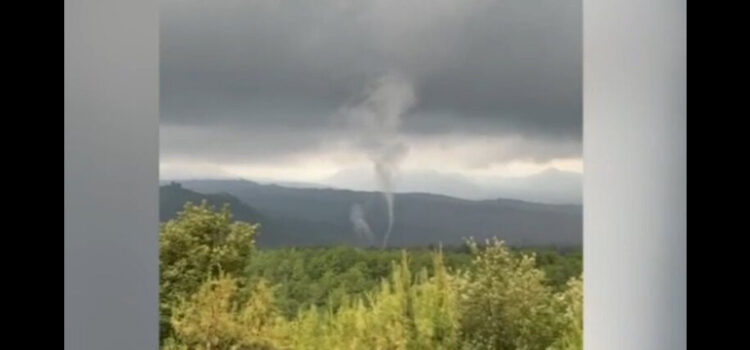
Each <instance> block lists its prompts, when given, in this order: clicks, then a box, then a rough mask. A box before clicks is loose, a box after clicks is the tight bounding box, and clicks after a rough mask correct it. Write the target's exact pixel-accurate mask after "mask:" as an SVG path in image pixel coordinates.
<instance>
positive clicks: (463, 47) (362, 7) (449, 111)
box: [161, 0, 582, 158]
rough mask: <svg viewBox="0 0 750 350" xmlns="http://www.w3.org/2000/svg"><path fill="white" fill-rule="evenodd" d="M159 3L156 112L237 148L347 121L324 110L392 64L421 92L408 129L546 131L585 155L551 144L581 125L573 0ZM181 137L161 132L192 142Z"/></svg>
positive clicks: (574, 136) (281, 141)
mask: <svg viewBox="0 0 750 350" xmlns="http://www.w3.org/2000/svg"><path fill="white" fill-rule="evenodd" d="M161 4H162V9H161V20H162V21H161V23H162V28H161V32H162V34H161V45H162V50H161V54H162V65H161V78H162V80H161V86H162V92H161V93H162V95H161V99H162V100H161V101H162V123H163V124H164V125H166V126H169V125H172V126H198V127H203V128H205V130H208V129H210V128H214V130H222V132H226V133H234V135H227V139H237V140H238V141H237V142H238V144H237V148H236V149H235V151H236V152H240V153H241V152H247V153H251V152H252V149H253V148H263V147H261V144H260V141H268V142H271V143H272V144H274V145H276V146H278V148H275V150H276V151H277V152H279V153H284V152H294V151H295V150H301V149H307V150H309V149H310V148H311V147H316V146H319V145H321V144H324V143H325V142H327V141H329V140H331V139H333V138H336V137H337V136H341V135H343V133H345V132H346V131H345V130H343V129H337V127H336V126H335V123H332V117H331V116H332V115H334V114H335V112H336V111H337V110H338V109H339V108H340V107H342V106H344V105H346V104H348V103H351V102H352V101H353V99H354V98H356V97H357V96H358V95H359V94H360V93H361V91H362V89H363V87H364V86H365V85H366V84H367V83H368V82H369V81H372V80H373V79H375V78H377V77H378V76H380V75H381V74H383V73H387V72H390V71H397V72H399V73H401V74H404V75H406V76H408V77H410V78H411V79H412V81H413V84H414V87H415V90H416V95H417V100H418V103H417V105H416V107H415V108H414V109H413V110H412V113H411V114H410V115H409V116H408V117H406V118H404V124H403V132H404V133H406V134H410V135H440V134H443V133H459V134H465V135H467V137H469V136H471V135H473V134H481V135H499V136H516V135H520V136H523V137H526V138H529V139H534V140H545V141H546V142H548V143H549V145H550V146H549V147H547V148H545V147H537V148H538V149H537V150H534V151H535V152H539V153H540V154H547V155H549V156H550V157H552V156H580V147H568V146H566V147H559V148H557V147H555V144H556V143H561V144H566V145H568V144H569V143H570V142H574V143H575V142H578V143H580V138H581V122H582V120H581V114H582V110H581V93H582V91H581V73H582V70H581V69H582V62H581V39H582V38H581V5H580V0H532V1H530V0H509V1H484V0H451V1H446V0H431V1H427V0H424V1H409V0H403V1H334V0H321V1H262V0H256V1H251V0H222V1H198V0H167V1H162V3H161ZM167 130H168V129H167ZM214 132H216V131H214ZM269 135H273V136H269ZM250 137H253V138H254V139H253V140H258V143H257V145H256V143H255V142H253V141H247V139H248V138H250ZM177 139H179V137H170V136H169V135H167V138H166V139H165V141H164V142H162V144H163V145H164V147H166V148H168V149H169V150H171V151H174V152H177V151H178V150H181V149H184V150H185V151H189V148H190V147H191V146H190V142H188V141H184V142H182V144H181V143H180V142H177V141H175V142H176V143H170V141H169V140H177ZM242 140H244V141H242ZM240 143H242V144H243V145H242V146H240ZM222 144H223V145H224V146H221V145H220V144H219V143H218V142H217V143H216V144H215V145H214V146H212V147H215V148H216V149H215V151H216V154H218V153H221V151H227V150H225V149H220V148H222V147H224V148H226V147H227V144H226V143H222ZM267 145H268V144H267ZM201 146H205V145H201ZM183 147H184V148H183ZM228 147H230V148H231V144H230V145H229V146H228ZM269 148H270V147H269ZM209 149H212V148H211V147H209ZM266 149H268V148H266ZM204 152H208V150H205V149H204ZM232 152H233V151H229V153H232ZM521 153H523V152H521ZM541 158H545V156H544V155H542V156H541Z"/></svg>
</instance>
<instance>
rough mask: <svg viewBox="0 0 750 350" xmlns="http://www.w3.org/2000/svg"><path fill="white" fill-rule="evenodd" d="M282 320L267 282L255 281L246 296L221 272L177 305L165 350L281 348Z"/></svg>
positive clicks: (268, 349)
mask: <svg viewBox="0 0 750 350" xmlns="http://www.w3.org/2000/svg"><path fill="white" fill-rule="evenodd" d="M281 322H283V319H282V318H281V317H280V316H279V315H278V312H277V311H276V309H275V308H274V306H273V291H272V289H271V288H270V287H269V286H268V285H267V284H266V283H265V282H263V281H261V282H259V283H257V284H255V285H254V286H253V288H252V289H251V290H250V293H249V295H247V297H246V298H243V293H240V292H239V287H238V284H237V280H236V279H234V278H232V277H230V276H228V275H220V276H219V277H217V278H215V279H210V280H208V281H207V282H206V283H204V284H203V285H202V286H201V287H200V288H199V290H198V291H197V292H196V293H195V294H193V295H192V296H191V297H190V298H187V299H183V300H181V301H180V302H179V303H178V304H177V305H176V306H175V308H174V311H173V314H172V317H171V324H172V327H173V330H174V334H173V337H172V338H170V339H169V341H168V342H167V343H166V346H165V347H164V349H165V350H178V349H189V350H272V349H280V348H281V346H280V344H281V342H282V338H281V334H280V333H279V329H281V328H280V327H278V326H279V324H280V323H281Z"/></svg>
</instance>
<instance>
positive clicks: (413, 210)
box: [159, 180, 582, 247]
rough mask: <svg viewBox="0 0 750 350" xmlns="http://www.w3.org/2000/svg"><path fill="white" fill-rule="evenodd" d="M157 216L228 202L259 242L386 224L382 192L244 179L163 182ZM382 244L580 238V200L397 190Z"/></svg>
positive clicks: (337, 236) (295, 242) (333, 239)
mask: <svg viewBox="0 0 750 350" xmlns="http://www.w3.org/2000/svg"><path fill="white" fill-rule="evenodd" d="M159 194H160V219H161V220H162V221H165V220H169V219H171V218H174V217H175V216H176V213H177V212H178V211H179V210H180V208H182V206H183V205H184V203H185V202H186V201H192V202H200V201H201V200H203V199H205V200H206V201H207V202H208V203H210V204H212V205H215V206H221V205H223V204H224V203H229V205H230V208H231V210H232V213H233V215H234V217H235V219H237V220H242V221H250V222H257V223H260V224H261V230H260V234H259V236H258V239H257V243H258V245H259V246H267V247H273V246H311V245H333V244H349V245H356V246H380V245H381V244H382V243H383V234H384V231H385V230H386V229H387V223H388V221H387V209H386V206H385V201H384V198H383V196H382V194H381V193H379V192H374V191H352V190H343V189H333V188H305V187H286V186H280V185H274V184H260V183H257V182H253V181H247V180H185V181H181V182H180V183H175V182H173V183H168V182H163V185H162V186H161V187H160V191H159ZM394 203H395V205H394V217H395V220H394V225H393V230H392V233H391V235H390V238H389V242H388V246H399V247H409V246H426V245H430V244H438V243H442V244H444V245H458V244H461V243H462V242H463V240H464V239H465V238H468V237H473V238H474V239H476V240H477V241H481V240H484V239H488V238H491V237H493V236H494V237H498V238H500V239H502V240H505V241H506V242H507V243H508V244H510V245H515V246H540V245H544V246H559V247H569V246H580V245H581V243H582V207H581V205H578V204H542V203H533V202H526V201H520V200H515V199H502V198H500V199H492V200H467V199H459V198H455V197H450V196H445V195H437V194H430V193H397V194H395V201H394ZM355 205H358V206H360V207H361V208H362V210H363V214H364V219H365V220H366V221H367V223H368V224H369V226H370V228H371V229H372V232H373V236H374V237H373V239H368V238H366V237H363V236H360V235H357V234H356V233H355V231H354V229H353V225H352V222H351V220H350V215H351V210H352V207H353V206H355Z"/></svg>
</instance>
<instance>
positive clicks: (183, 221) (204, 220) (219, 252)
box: [159, 201, 258, 339]
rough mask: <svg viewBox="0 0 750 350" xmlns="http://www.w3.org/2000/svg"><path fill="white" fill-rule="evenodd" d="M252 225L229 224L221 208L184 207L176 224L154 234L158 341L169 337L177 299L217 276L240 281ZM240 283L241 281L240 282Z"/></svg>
mask: <svg viewBox="0 0 750 350" xmlns="http://www.w3.org/2000/svg"><path fill="white" fill-rule="evenodd" d="M257 230H258V225H257V224H249V223H245V222H235V221H233V220H232V215H231V213H230V211H229V206H228V205H225V206H224V208H223V209H222V210H216V209H215V208H214V207H210V206H208V205H207V203H206V202H205V201H203V202H202V203H201V204H199V205H194V204H192V203H186V204H185V206H184V209H183V211H181V212H180V213H179V214H178V216H177V218H175V219H174V220H170V221H168V222H166V223H164V224H162V225H161V227H160V230H159V269H160V276H159V287H160V298H159V299H160V300H159V302H160V335H161V339H165V338H166V337H168V336H169V335H170V334H171V326H170V322H169V320H170V317H171V310H172V308H173V307H174V306H175V304H176V302H177V301H178V300H179V299H184V298H187V297H189V296H190V295H192V294H193V293H195V292H196V291H197V290H198V288H199V287H200V286H201V284H202V283H203V282H204V281H206V280H207V279H210V278H212V277H216V276H218V274H219V273H220V272H221V271H223V272H226V273H229V274H231V275H234V276H240V275H241V271H242V269H243V268H244V266H245V261H246V260H247V257H248V255H249V254H250V252H251V251H252V250H253V247H254V242H255V236H256V233H257ZM240 282H243V281H240Z"/></svg>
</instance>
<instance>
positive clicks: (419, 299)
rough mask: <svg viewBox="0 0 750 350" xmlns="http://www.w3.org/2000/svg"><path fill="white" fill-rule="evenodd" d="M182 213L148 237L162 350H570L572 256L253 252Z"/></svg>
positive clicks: (578, 308) (220, 227) (429, 250)
mask: <svg viewBox="0 0 750 350" xmlns="http://www.w3.org/2000/svg"><path fill="white" fill-rule="evenodd" d="M262 234H263V232H262V226H259V225H257V224H255V223H247V222H242V221H235V220H233V217H232V215H231V212H230V208H229V206H228V205H227V206H225V207H224V208H222V209H218V210H217V209H216V208H215V207H213V206H210V205H209V204H208V203H207V202H205V201H204V202H203V203H202V204H199V205H194V204H191V203H187V204H186V205H185V206H184V208H183V209H182V211H180V212H179V213H178V214H177V215H176V217H175V218H174V219H172V220H169V221H166V222H165V223H163V224H162V225H161V228H160V269H161V274H160V287H161V296H160V316H161V318H160V327H161V341H162V349H163V350H176V349H181V350H188V349H190V350H209V349H211V350H218V349H226V350H230V349H235V350H240V349H342V350H343V349H446V350H447V349H529V350H532V349H549V350H551V349H582V327H583V325H582V302H583V300H582V281H581V252H580V249H567V250H559V249H554V248H524V249H512V248H509V247H508V246H506V244H505V243H504V242H502V241H499V240H486V241H482V242H474V241H473V240H470V239H469V240H467V241H466V243H465V244H464V245H457V246H445V247H443V246H440V245H439V244H438V245H435V246H432V247H423V248H411V249H408V250H404V249H364V248H357V247H351V246H343V245H340V246H329V247H297V248H295V247H286V248H275V249H258V248H256V247H255V242H256V240H257V239H258V236H259V235H262Z"/></svg>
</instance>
